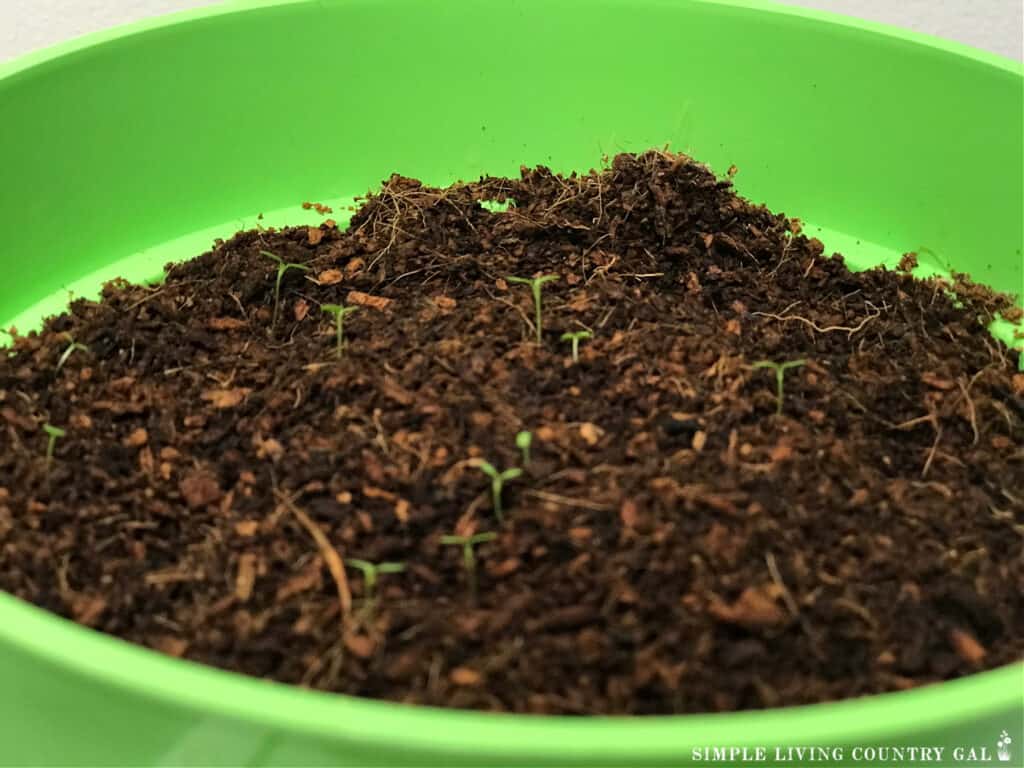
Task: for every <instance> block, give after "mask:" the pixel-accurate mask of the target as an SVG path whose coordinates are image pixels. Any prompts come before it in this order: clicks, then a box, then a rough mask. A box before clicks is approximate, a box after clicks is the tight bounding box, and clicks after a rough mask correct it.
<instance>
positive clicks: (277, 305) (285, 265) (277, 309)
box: [260, 251, 309, 327]
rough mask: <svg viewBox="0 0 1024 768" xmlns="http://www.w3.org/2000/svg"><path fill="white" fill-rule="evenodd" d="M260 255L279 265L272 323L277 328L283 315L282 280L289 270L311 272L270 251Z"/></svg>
mask: <svg viewBox="0 0 1024 768" xmlns="http://www.w3.org/2000/svg"><path fill="white" fill-rule="evenodd" d="M260 253H261V254H262V255H264V256H266V257H267V258H268V259H273V260H274V261H275V262H276V263H277V280H276V281H275V282H274V320H273V323H272V327H276V326H277V318H278V315H280V313H281V280H282V279H283V278H284V275H285V273H286V272H287V271H288V270H289V269H300V270H302V271H303V272H309V267H307V266H306V265H305V264H293V263H291V262H288V261H285V260H284V259H282V258H281V257H280V256H278V255H277V254H274V253H271V252H270V251H260Z"/></svg>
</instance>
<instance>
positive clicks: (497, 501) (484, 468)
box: [473, 459, 523, 523]
mask: <svg viewBox="0 0 1024 768" xmlns="http://www.w3.org/2000/svg"><path fill="white" fill-rule="evenodd" d="M473 466H475V467H476V468H477V469H479V470H480V471H481V472H483V473H484V474H485V475H487V476H488V477H489V478H491V498H492V499H493V501H494V514H495V516H497V518H498V522H501V523H503V522H505V515H504V514H502V510H501V492H502V490H503V489H504V487H505V483H506V482H508V481H509V480H515V479H516V478H517V477H519V476H521V475H522V474H523V470H521V469H519V468H518V467H512V468H510V469H506V470H505V471H504V472H499V471H498V470H497V469H495V468H494V465H493V464H490V463H489V462H486V461H484V460H483V459H477V460H476V461H474V462H473Z"/></svg>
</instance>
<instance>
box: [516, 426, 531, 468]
mask: <svg viewBox="0 0 1024 768" xmlns="http://www.w3.org/2000/svg"><path fill="white" fill-rule="evenodd" d="M532 444H533V433H532V432H528V431H527V430H525V429H524V430H523V431H522V432H519V433H518V434H517V435H516V448H518V449H519V450H520V451H522V453H523V466H524V467H528V466H530V446H531V445H532Z"/></svg>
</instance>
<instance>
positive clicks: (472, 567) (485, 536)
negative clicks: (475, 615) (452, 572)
mask: <svg viewBox="0 0 1024 768" xmlns="http://www.w3.org/2000/svg"><path fill="white" fill-rule="evenodd" d="M496 538H498V534H496V533H477V534H474V535H473V536H442V537H441V543H442V544H444V545H445V546H453V547H462V567H463V569H465V571H466V583H467V584H469V596H470V598H472V600H473V602H474V603H475V602H476V598H477V584H476V553H475V552H474V551H473V547H475V546H476V545H477V544H483V543H484V542H485V541H494V540H495V539H496Z"/></svg>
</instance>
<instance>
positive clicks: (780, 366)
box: [753, 360, 807, 416]
mask: <svg viewBox="0 0 1024 768" xmlns="http://www.w3.org/2000/svg"><path fill="white" fill-rule="evenodd" d="M802 365H807V361H806V360H790V361H789V362H788V363H775V362H772V361H771V360H762V361H760V362H758V363H754V365H753V367H754V368H771V369H772V370H773V371H775V386H776V393H775V404H776V408H775V413H776V415H779V416H781V415H782V400H783V397H784V396H785V390H784V386H785V379H786V371H788V370H789V369H790V368H799V367H800V366H802Z"/></svg>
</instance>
